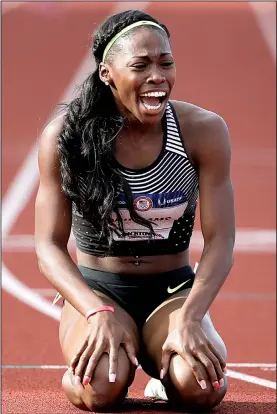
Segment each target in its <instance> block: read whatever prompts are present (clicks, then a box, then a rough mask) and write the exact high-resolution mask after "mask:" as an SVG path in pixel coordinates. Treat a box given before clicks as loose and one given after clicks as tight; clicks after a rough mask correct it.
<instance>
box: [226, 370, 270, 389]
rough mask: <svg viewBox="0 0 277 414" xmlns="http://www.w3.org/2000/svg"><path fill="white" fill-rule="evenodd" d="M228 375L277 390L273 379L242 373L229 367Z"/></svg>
mask: <svg viewBox="0 0 277 414" xmlns="http://www.w3.org/2000/svg"><path fill="white" fill-rule="evenodd" d="M227 376H228V377H230V378H235V379H239V380H242V381H246V382H250V383H251V384H256V385H260V386H261V387H266V388H271V389H273V390H276V383H275V382H273V381H269V380H265V379H262V378H258V377H254V376H253V375H247V374H242V373H240V372H236V371H231V370H229V369H228V371H227Z"/></svg>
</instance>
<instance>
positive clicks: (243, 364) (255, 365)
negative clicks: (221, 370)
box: [227, 362, 276, 369]
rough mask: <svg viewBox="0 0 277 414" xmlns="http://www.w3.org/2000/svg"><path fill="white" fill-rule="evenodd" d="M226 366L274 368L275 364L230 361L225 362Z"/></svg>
mask: <svg viewBox="0 0 277 414" xmlns="http://www.w3.org/2000/svg"><path fill="white" fill-rule="evenodd" d="M227 366H228V367H231V368H233V367H236V368H275V369H276V364H269V363H259V362H237V363H233V362H230V363H229V364H227Z"/></svg>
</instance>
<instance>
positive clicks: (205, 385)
mask: <svg viewBox="0 0 277 414" xmlns="http://www.w3.org/2000/svg"><path fill="white" fill-rule="evenodd" d="M199 385H200V387H201V388H202V390H205V389H206V388H207V384H206V381H204V380H202V381H200V382H199Z"/></svg>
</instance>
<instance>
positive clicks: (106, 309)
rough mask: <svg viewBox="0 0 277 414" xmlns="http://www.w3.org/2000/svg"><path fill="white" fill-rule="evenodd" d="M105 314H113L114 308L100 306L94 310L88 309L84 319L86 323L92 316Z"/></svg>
mask: <svg viewBox="0 0 277 414" xmlns="http://www.w3.org/2000/svg"><path fill="white" fill-rule="evenodd" d="M106 312H109V313H114V307H113V306H111V305H100V306H97V307H95V308H92V309H89V310H88V311H87V312H86V315H85V318H86V320H87V321H89V319H90V318H91V317H93V316H94V315H96V314H99V313H106Z"/></svg>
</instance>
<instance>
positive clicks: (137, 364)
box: [135, 358, 139, 367]
mask: <svg viewBox="0 0 277 414" xmlns="http://www.w3.org/2000/svg"><path fill="white" fill-rule="evenodd" d="M135 363H136V366H137V367H138V366H139V363H138V360H137V358H135Z"/></svg>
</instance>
